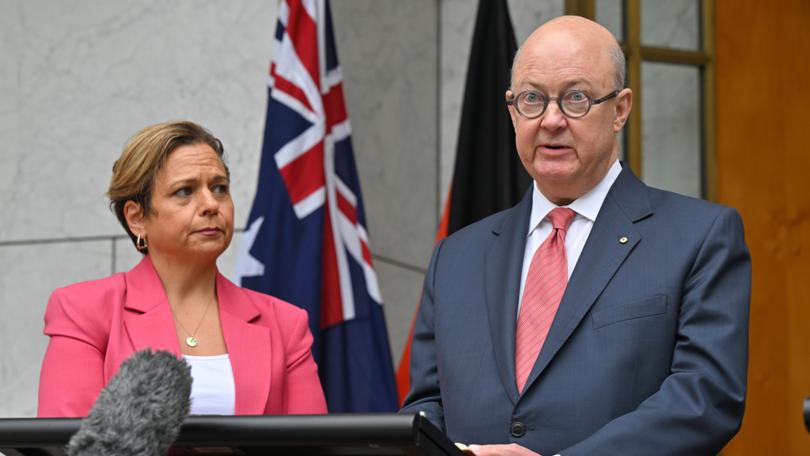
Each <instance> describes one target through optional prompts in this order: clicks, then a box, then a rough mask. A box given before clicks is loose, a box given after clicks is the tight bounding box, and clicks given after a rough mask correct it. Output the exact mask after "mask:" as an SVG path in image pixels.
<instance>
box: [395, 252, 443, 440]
mask: <svg viewBox="0 0 810 456" xmlns="http://www.w3.org/2000/svg"><path fill="white" fill-rule="evenodd" d="M443 245H444V241H442V242H440V243H439V244H438V245H437V246H436V248H435V249H434V250H433V256H432V258H431V259H430V266H429V267H428V271H427V274H426V275H425V282H424V285H423V288H422V300H421V302H420V303H419V313H418V316H417V319H416V324H415V326H414V333H413V341H412V342H411V369H410V374H411V390H410V392H409V393H408V396H407V397H406V398H405V402H404V404H403V407H402V410H401V412H402V413H419V412H423V413H424V414H425V415H426V417H427V418H428V420H430V421H431V422H432V423H433V424H435V425H436V426H437V427H438V428H439V429H441V430H442V431H444V429H445V426H444V410H443V408H442V399H441V389H440V385H439V370H438V366H437V363H436V347H435V332H434V329H435V328H434V320H433V314H434V311H435V308H434V301H433V296H434V294H433V292H434V287H435V284H436V269H437V265H436V263H437V262H438V261H439V255H440V252H441V249H442V246H443Z"/></svg>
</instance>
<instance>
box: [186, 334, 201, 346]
mask: <svg viewBox="0 0 810 456" xmlns="http://www.w3.org/2000/svg"><path fill="white" fill-rule="evenodd" d="M198 343H200V341H199V340H197V338H196V337H194V336H188V337H186V345H188V346H189V347H196V346H197V344H198Z"/></svg>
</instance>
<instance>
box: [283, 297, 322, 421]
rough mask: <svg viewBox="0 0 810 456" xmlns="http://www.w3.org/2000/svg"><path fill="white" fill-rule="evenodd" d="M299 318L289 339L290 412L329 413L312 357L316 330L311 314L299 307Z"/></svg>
mask: <svg viewBox="0 0 810 456" xmlns="http://www.w3.org/2000/svg"><path fill="white" fill-rule="evenodd" d="M296 310H297V311H296V314H297V315H296V317H297V318H296V319H295V321H294V322H293V323H292V330H291V331H290V332H289V337H288V339H287V341H286V347H287V348H286V355H287V379H286V382H285V385H286V389H287V390H286V391H285V394H284V397H285V398H286V400H287V413H288V414H320V413H326V399H325V398H324V395H323V388H321V381H320V379H319V378H318V366H317V365H316V364H315V360H314V358H313V357H312V350H311V348H312V333H310V331H309V322H308V318H307V313H306V312H305V311H303V310H298V309H296Z"/></svg>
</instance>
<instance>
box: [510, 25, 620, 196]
mask: <svg viewBox="0 0 810 456" xmlns="http://www.w3.org/2000/svg"><path fill="white" fill-rule="evenodd" d="M574 25H577V24H574ZM587 25H588V24H586V26H587ZM544 28H545V27H544ZM550 28H551V30H544V29H543V28H541V29H539V30H538V31H537V32H535V33H534V34H533V35H532V36H531V37H530V38H529V39H528V41H527V43H526V44H525V45H524V47H523V49H522V51H521V55H520V58H519V60H518V62H517V65H516V68H515V73H514V75H513V83H514V86H513V90H514V95H515V96H516V95H518V94H520V93H521V92H523V91H526V90H536V91H540V92H542V93H544V94H546V96H548V97H551V98H556V97H559V96H561V95H562V94H564V93H565V92H567V91H569V90H581V91H584V92H585V93H587V94H588V95H590V96H591V97H592V98H594V99H598V98H601V97H603V96H605V95H607V94H609V93H610V92H612V91H613V90H616V89H619V88H620V87H615V85H616V83H615V82H614V81H615V71H614V66H613V63H612V61H611V59H610V57H609V52H608V49H607V47H606V46H605V45H604V44H603V42H602V41H600V37H599V36H592V35H594V34H593V33H592V34H590V35H589V34H588V30H585V31H584V32H581V31H579V30H577V31H576V33H573V31H569V30H568V29H565V28H560V27H553V26H552V27H550ZM511 95H512V92H511V91H507V93H506V96H507V98H508V97H510V96H511ZM631 103H632V94H631V92H630V90H629V89H624V90H622V91H621V92H620V93H619V95H618V96H617V97H616V98H614V99H611V100H608V101H605V102H603V103H601V104H598V105H593V106H591V109H590V111H589V112H588V114H586V115H585V116H584V117H581V118H578V119H572V118H569V117H566V116H565V115H564V114H563V113H562V111H561V110H560V107H559V105H558V104H557V103H555V102H554V101H551V102H549V104H548V106H547V107H546V110H545V112H544V113H543V115H541V116H540V117H538V118H536V119H527V118H525V117H523V116H522V115H521V114H519V113H518V112H517V111H516V110H515V108H514V106H509V112H510V115H511V116H512V124H513V125H514V128H515V142H516V144H517V150H518V154H519V155H520V160H521V162H522V163H523V166H524V167H525V168H526V170H527V171H528V172H529V175H531V176H532V178H533V179H534V181H535V182H536V183H537V186H538V189H539V190H540V191H541V192H542V193H543V194H544V195H545V196H546V197H547V198H548V199H549V200H551V201H553V202H555V203H556V204H568V203H570V202H571V201H573V200H575V199H577V198H579V197H580V196H582V195H584V194H585V193H587V192H588V191H590V190H591V189H592V188H593V187H594V186H596V184H598V183H599V181H600V180H602V178H603V177H604V176H605V174H606V173H607V171H608V169H609V168H610V165H611V164H613V162H614V161H615V160H616V159H617V158H618V151H619V148H618V143H617V140H616V133H618V131H619V130H621V128H622V126H623V125H624V123H625V121H626V119H627V116H628V114H629V112H630V106H631Z"/></svg>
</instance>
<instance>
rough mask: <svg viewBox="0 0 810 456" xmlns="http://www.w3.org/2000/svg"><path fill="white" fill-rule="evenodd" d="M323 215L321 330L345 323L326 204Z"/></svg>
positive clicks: (329, 218) (333, 241)
mask: <svg viewBox="0 0 810 456" xmlns="http://www.w3.org/2000/svg"><path fill="white" fill-rule="evenodd" d="M323 208H324V215H323V258H322V260H321V268H322V273H321V282H322V283H321V293H322V296H321V329H324V328H328V327H330V326H332V325H335V324H338V323H341V322H342V321H343V305H342V304H341V296H340V273H339V271H338V264H337V252H336V251H335V238H334V236H333V235H332V218H331V214H330V213H329V205H328V204H325V205H324V206H323Z"/></svg>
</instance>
